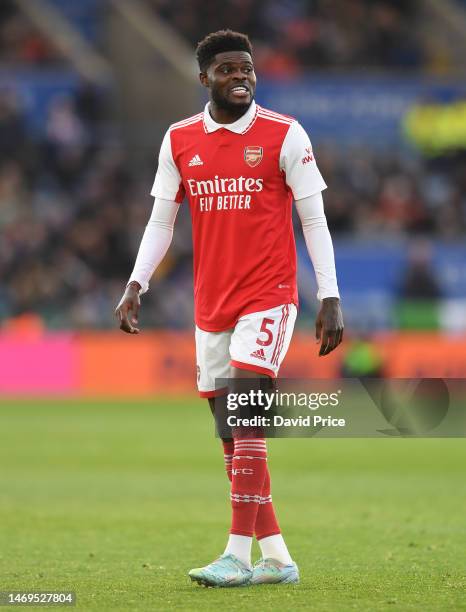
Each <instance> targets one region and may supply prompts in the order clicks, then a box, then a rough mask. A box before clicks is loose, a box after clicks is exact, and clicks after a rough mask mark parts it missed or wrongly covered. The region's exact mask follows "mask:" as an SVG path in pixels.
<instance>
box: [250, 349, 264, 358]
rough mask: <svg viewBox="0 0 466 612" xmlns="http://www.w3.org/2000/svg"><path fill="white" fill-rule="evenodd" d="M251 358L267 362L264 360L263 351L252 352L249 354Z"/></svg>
mask: <svg viewBox="0 0 466 612" xmlns="http://www.w3.org/2000/svg"><path fill="white" fill-rule="evenodd" d="M251 357H255V358H256V359H262V361H267V359H266V358H265V353H264V349H258V350H257V351H253V352H252V353H251Z"/></svg>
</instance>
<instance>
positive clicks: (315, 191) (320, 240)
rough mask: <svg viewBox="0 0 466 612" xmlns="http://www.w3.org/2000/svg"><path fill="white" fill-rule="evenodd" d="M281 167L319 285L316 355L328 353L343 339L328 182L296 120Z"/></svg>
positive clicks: (287, 141) (282, 150) (285, 143)
mask: <svg viewBox="0 0 466 612" xmlns="http://www.w3.org/2000/svg"><path fill="white" fill-rule="evenodd" d="M280 167H281V169H282V170H283V172H284V174H285V180H286V184H287V185H288V186H289V187H290V189H291V191H292V192H293V197H294V199H295V201H296V207H297V210H298V214H299V216H300V218H301V222H302V225H303V232H304V238H305V240H306V246H307V250H308V252H309V256H310V258H311V261H312V265H313V266H314V270H315V274H316V279H317V285H318V288H319V291H318V293H317V297H318V299H319V300H321V307H320V310H319V313H318V315H317V319H316V339H317V341H318V342H320V350H319V355H328V353H330V352H331V351H333V350H334V349H335V348H336V347H337V346H338V345H339V344H340V342H341V341H342V339H343V315H342V313H341V308H340V295H339V292H338V286H337V279H336V272H335V258H334V254H333V245H332V239H331V237H330V232H329V230H328V227H327V220H326V218H325V213H324V205H323V200H322V193H321V192H322V191H323V190H324V189H326V187H327V185H326V184H325V181H324V179H323V178H322V175H321V174H320V172H319V169H318V167H317V164H316V160H315V157H314V154H313V151H312V145H311V141H310V140H309V136H308V135H307V134H306V132H305V130H304V129H303V128H302V126H301V125H300V124H299V123H298V122H297V121H294V122H293V123H292V124H291V125H290V128H289V130H288V133H287V134H286V136H285V139H284V141H283V145H282V148H281V151H280Z"/></svg>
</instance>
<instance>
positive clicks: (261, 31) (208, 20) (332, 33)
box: [146, 0, 429, 77]
mask: <svg viewBox="0 0 466 612" xmlns="http://www.w3.org/2000/svg"><path fill="white" fill-rule="evenodd" d="M146 2H147V3H149V4H150V5H151V6H152V7H153V8H154V10H155V11H157V14H158V15H160V16H161V17H162V18H164V19H165V20H167V21H168V22H170V23H171V24H172V25H173V26H174V28H175V29H176V30H177V31H179V32H181V33H182V34H183V35H184V36H185V37H186V38H187V40H189V41H190V42H191V44H193V45H195V44H196V43H197V42H198V41H199V40H201V39H202V38H203V37H204V36H205V33H206V32H212V31H215V30H218V29H221V28H222V27H225V24H228V27H229V28H231V29H233V30H238V31H240V32H248V34H249V36H250V37H251V39H252V40H253V43H254V49H255V62H256V66H257V68H258V70H259V71H260V72H261V73H262V74H264V75H266V76H284V77H289V76H293V75H296V74H299V73H300V72H303V71H305V70H307V69H310V68H319V69H320V68H322V69H328V68H332V69H333V68H351V67H358V68H367V69H374V68H380V67H381V66H384V67H388V68H397V69H413V68H420V67H423V66H425V65H426V64H428V62H429V50H428V49H426V48H425V46H424V44H423V41H422V39H421V37H420V36H419V35H418V31H419V28H418V23H417V19H416V17H417V14H418V8H419V7H418V2H417V0H377V1H374V0H352V1H351V2H348V1H347V0H313V2H308V1H306V0H229V1H227V2H224V3H222V9H221V11H219V5H218V2H216V0H146Z"/></svg>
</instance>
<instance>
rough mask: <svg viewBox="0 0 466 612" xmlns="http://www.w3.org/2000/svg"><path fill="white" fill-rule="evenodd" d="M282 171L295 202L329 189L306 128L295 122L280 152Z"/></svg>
mask: <svg viewBox="0 0 466 612" xmlns="http://www.w3.org/2000/svg"><path fill="white" fill-rule="evenodd" d="M280 170H283V171H284V173H285V180H286V184H287V185H288V186H289V187H290V189H291V191H292V192H293V197H294V199H295V200H301V199H302V198H307V197H308V196H311V195H314V194H315V193H318V192H320V191H323V190H324V189H326V188H327V185H326V184H325V182H324V179H323V178H322V175H321V174H320V172H319V168H318V167H317V164H316V160H315V157H314V154H313V152H312V145H311V141H310V140H309V136H308V135H307V134H306V132H305V130H304V128H303V127H302V126H301V125H300V124H299V123H298V122H297V121H294V122H293V123H292V124H291V125H290V127H289V129H288V132H287V134H286V136H285V139H284V141H283V144H282V148H281V151H280Z"/></svg>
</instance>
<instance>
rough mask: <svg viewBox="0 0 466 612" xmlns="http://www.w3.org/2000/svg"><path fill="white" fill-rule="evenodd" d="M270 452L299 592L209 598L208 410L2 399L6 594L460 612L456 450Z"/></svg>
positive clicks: (292, 447)
mask: <svg viewBox="0 0 466 612" xmlns="http://www.w3.org/2000/svg"><path fill="white" fill-rule="evenodd" d="M269 449H270V466H271V472H272V485H273V493H274V500H275V504H276V507H277V510H278V515H279V518H280V521H281V525H282V529H283V532H284V535H285V537H286V540H287V542H288V545H289V548H290V550H291V553H292V555H293V556H294V558H295V559H296V561H297V562H298V564H299V566H300V569H301V574H302V582H301V584H300V585H297V586H288V587H286V586H285V587H273V586H267V587H251V588H244V589H204V588H201V587H198V586H196V585H194V584H191V582H190V581H189V580H188V578H187V576H186V572H187V570H189V569H190V568H191V567H195V566H199V565H201V564H204V563H207V562H209V561H211V560H212V559H213V558H214V557H215V556H216V555H217V554H218V553H220V552H222V551H223V547H224V544H225V541H226V537H227V530H228V526H229V501H228V486H227V479H226V476H225V474H224V472H223V457H222V453H221V450H220V443H219V441H218V440H216V439H215V438H214V437H213V431H212V424H211V421H210V416H209V411H208V408H207V405H206V402H205V401H201V400H193V399H190V400H185V401H182V400H178V401H173V400H169V401H167V400H161V399H156V400H154V401H153V402H110V401H109V402H88V403H83V402H80V401H60V400H53V401H27V402H15V401H6V400H0V590H8V589H12V590H13V589H16V590H20V589H23V590H28V591H30V590H42V591H44V590H74V591H76V593H77V598H78V605H77V607H78V608H79V609H82V610H98V611H99V612H102V611H105V610H141V611H146V610H199V611H200V610H222V609H223V610H228V611H237V610H238V611H242V610H259V611H262V610H283V609H288V610H289V611H294V610H313V611H316V612H317V611H324V610H326V611H327V610H328V611H329V612H330V611H331V612H334V611H340V610H341V611H347V610H358V611H360V610H367V611H371V612H372V611H376V610H390V611H397V610H399V611H402V612H405V611H407V610H419V611H421V610H422V611H423V612H427V611H429V610H438V611H442V612H443V611H445V610H448V611H451V610H466V554H465V553H466V510H465V509H466V479H465V466H466V445H465V441H464V440H461V439H459V440H458V439H449V440H439V439H430V440H419V439H418V440H414V439H402V440H400V439H374V440H367V439H365V440H336V439H334V440H324V439H320V440H319V439H306V440H304V439H294V440H292V439H287V440H285V439H282V440H272V441H270V443H269ZM255 552H256V553H257V549H256V551H255ZM4 609H5V610H7V609H15V608H4Z"/></svg>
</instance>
